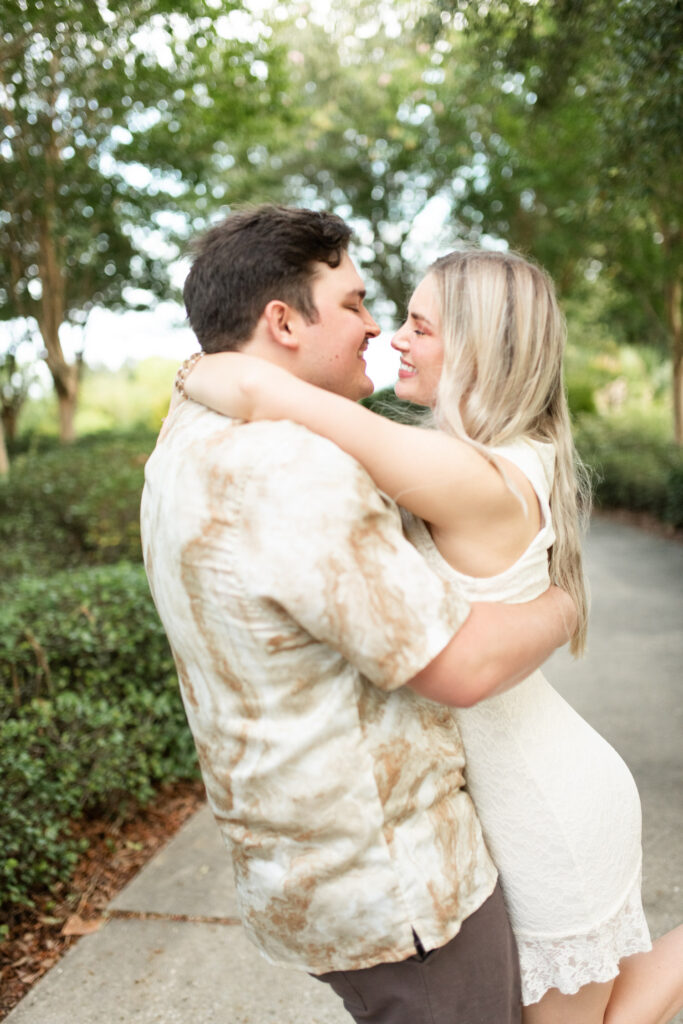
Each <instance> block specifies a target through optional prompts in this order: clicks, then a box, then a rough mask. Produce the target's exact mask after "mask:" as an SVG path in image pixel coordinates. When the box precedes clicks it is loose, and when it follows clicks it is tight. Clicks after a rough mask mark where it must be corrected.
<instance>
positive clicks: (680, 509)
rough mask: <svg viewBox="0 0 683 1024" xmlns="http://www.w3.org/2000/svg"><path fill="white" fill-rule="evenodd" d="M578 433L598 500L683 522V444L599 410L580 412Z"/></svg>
mask: <svg viewBox="0 0 683 1024" xmlns="http://www.w3.org/2000/svg"><path fill="white" fill-rule="evenodd" d="M574 439H575V443H576V447H577V449H578V451H579V453H580V455H581V457H582V459H583V460H584V462H585V463H586V464H587V465H588V466H589V467H590V469H591V470H592V471H593V488H594V498H595V504H596V505H597V506H599V507H602V508H625V509H631V510H633V511H635V512H648V513H649V514H650V515H653V516H655V517H656V518H657V519H660V520H662V521H663V522H665V523H671V524H672V525H673V526H676V527H681V526H683V449H681V448H679V447H678V446H677V445H675V444H673V443H667V442H665V441H662V440H661V439H660V438H658V437H656V436H654V435H650V434H647V433H645V432H644V431H642V430H636V429H634V428H633V427H629V426H628V425H625V424H622V423H618V422H617V423H615V422H610V421H609V420H607V419H603V418H601V417H599V416H584V417H580V418H579V419H578V421H577V423H576V425H575V429H574Z"/></svg>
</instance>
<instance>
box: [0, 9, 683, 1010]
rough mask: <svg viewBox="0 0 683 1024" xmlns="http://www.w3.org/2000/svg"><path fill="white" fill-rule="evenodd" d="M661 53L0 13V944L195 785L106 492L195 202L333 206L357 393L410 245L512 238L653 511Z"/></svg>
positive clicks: (617, 23)
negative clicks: (106, 837) (341, 245)
mask: <svg viewBox="0 0 683 1024" xmlns="http://www.w3.org/2000/svg"><path fill="white" fill-rule="evenodd" d="M682 44H683V23H682V22H681V19H680V6H679V4H678V2H677V0H658V2H657V3H653V2H652V0H619V2H615V0H505V2H493V0H479V2H470V0H311V2H307V3H301V2H294V0H293V2H288V0H283V2H276V0H270V2H269V0H250V2H247V3H232V2H230V0H135V2H132V0H116V3H114V2H112V0H68V2H67V0H0V69H1V70H0V111H1V119H0V598H1V599H2V600H1V602H0V700H1V704H0V734H1V739H2V742H1V744H0V751H1V752H0V769H2V772H0V803H2V806H3V807H4V808H5V810H7V814H6V815H5V820H4V822H3V823H1V824H0V849H1V850H2V859H0V906H1V907H2V908H3V911H4V920H6V921H7V922H9V923H7V924H2V925H0V939H2V938H3V937H5V938H7V937H8V936H9V935H10V934H11V929H12V928H13V927H14V924H13V922H14V923H15V924H16V926H17V927H19V928H20V927H22V925H21V922H22V921H25V918H24V917H22V914H24V915H25V914H26V913H31V912H32V908H33V911H35V908H36V907H37V908H38V909H39V911H40V913H41V914H42V915H43V917H46V916H47V919H49V918H50V915H53V916H54V915H55V914H56V911H55V910H54V907H55V906H56V905H57V904H59V900H62V902H63V901H64V900H65V899H67V902H68V888H67V889H64V888H63V887H64V886H65V885H66V886H68V880H69V879H70V878H71V877H72V876H73V872H74V866H75V865H76V864H77V863H78V862H79V861H78V858H79V856H80V855H81V854H82V853H83V850H84V849H85V848H86V847H87V845H88V842H89V839H88V836H87V834H86V833H84V832H83V831H82V829H81V832H80V833H78V832H77V831H75V830H74V822H81V823H83V822H86V821H87V820H89V819H93V817H96V816H98V815H99V816H100V817H102V816H104V819H106V820H108V821H112V820H116V821H119V822H120V821H123V820H125V818H126V816H130V815H131V814H133V813H134V812H135V808H136V807H139V806H141V805H144V803H145V801H149V800H150V798H151V795H152V794H153V793H155V792H156V791H157V789H158V787H159V786H160V785H161V784H162V782H163V783H164V784H166V785H167V784H170V783H173V782H174V780H176V781H177V780H183V779H188V778H192V777H194V776H195V775H196V763H195V760H194V751H193V748H192V744H191V740H190V739H189V734H188V733H187V729H186V726H185V722H184V716H183V712H182V708H181V706H180V702H179V698H178V695H177V684H176V681H175V675H174V670H173V664H172V661H171V659H170V654H169V652H168V648H167V645H166V641H165V637H164V636H163V633H162V632H161V629H160V626H159V623H158V620H157V619H156V614H155V612H154V608H153V606H152V605H151V600H150V597H149V593H148V590H147V586H146V582H145V579H144V574H143V571H142V566H141V564H140V542H139V533H138V508H139V496H140V491H141V488H142V479H143V469H144V463H145V459H146V457H147V455H148V454H149V452H150V450H151V449H152V447H153V445H154V440H155V436H156V433H157V431H158V429H159V426H160V423H161V419H162V417H163V416H164V415H165V411H166V408H167V405H168V399H169V394H170V388H171V384H172V381H173V377H174V374H175V371H176V368H177V365H178V362H179V361H180V360H181V359H183V358H184V357H185V356H186V355H188V354H189V353H190V352H192V351H193V350H194V349H195V348H196V347H197V346H196V342H195V341H194V340H193V337H192V335H191V333H190V332H189V330H188V329H187V327H186V326H185V323H184V312H183V309H182V306H181V304H180V302H179V296H180V290H181V288H182V282H183V279H184V276H185V273H186V271H187V266H188V264H187V259H186V253H187V250H188V243H189V240H190V239H191V238H192V236H193V235H195V234H196V233H197V232H199V231H201V230H203V229H204V228H206V227H207V226H208V225H210V224H211V223H212V222H213V221H214V220H216V219H220V218H222V217H223V216H225V215H226V214H227V213H228V212H230V211H231V210H233V209H235V208H239V207H240V206H242V205H244V204H255V203H260V202H264V201H274V202H283V203H288V204H295V205H302V206H308V207H314V208H325V209H330V210H333V211H335V212H336V213H338V214H340V215H341V216H343V217H344V218H346V219H347V220H348V221H349V222H350V223H351V224H352V225H353V228H354V230H355V242H354V245H353V251H352V255H353V256H354V259H355V260H356V261H357V263H358V265H359V266H360V268H361V269H362V273H363V275H364V276H365V278H366V280H367V282H368V289H369V299H368V302H369V305H370V308H371V309H372V312H373V314H374V315H375V317H376V319H377V320H378V322H379V323H380V325H381V327H382V328H383V332H384V334H383V336H382V338H381V339H378V340H377V341H376V342H375V343H374V344H373V345H372V346H371V349H370V353H369V358H368V364H369V369H370V373H371V376H372V377H373V380H374V381H375V384H376V387H377V388H378V389H379V390H380V392H381V389H382V388H385V387H388V386H390V385H391V383H392V381H393V380H394V375H395V369H396V361H395V359H394V357H393V356H392V354H391V351H390V349H389V347H388V340H389V338H390V336H391V332H392V330H393V329H395V327H396V326H397V325H398V323H400V321H401V319H402V316H403V312H404V308H405V304H406V302H407V299H408V296H409V294H410V291H411V289H412V287H413V285H414V283H415V281H416V280H417V279H418V277H419V276H420V274H421V273H422V272H423V271H424V269H425V268H426V266H427V265H428V264H429V263H430V261H431V260H432V259H434V258H435V257H436V256H438V255H440V254H442V253H444V252H445V251H447V250H448V249H449V248H453V247H457V246H458V245H462V244H463V243H477V244H480V245H483V246H487V247H493V248H505V247H508V246H509V247H513V248H516V249H519V250H521V251H522V252H523V253H524V254H526V255H528V256H531V257H532V258H534V259H535V260H537V261H538V262H540V263H541V264H542V265H543V266H544V267H546V268H547V270H548V271H549V272H550V273H551V275H552V276H553V277H554V279H555V282H556V284H557V288H558V292H559V295H560V299H561V302H562V305H563V308H564V310H565V313H566V316H567V320H568V325H569V346H568V352H567V359H566V380H567V387H568V394H569V401H570V407H571V411H572V415H573V420H574V427H575V438H576V443H577V446H578V448H579V451H580V452H581V454H582V455H583V457H584V459H585V461H586V462H587V463H588V464H589V466H590V467H591V468H592V470H593V472H594V482H595V489H596V501H597V504H598V505H602V506H603V507H607V508H617V509H624V510H629V511H630V512H636V513H640V514H646V515H647V516H649V517H650V521H656V522H657V523H658V524H660V528H661V529H662V530H664V531H669V532H670V533H671V532H673V531H676V530H680V528H681V527H683V448H682V445H683V339H682V336H681V322H682V309H681V306H682V297H683V269H682V260H681V254H682V251H683V241H682V236H681V190H680V168H681V96H683V81H682V79H683V65H682V60H681V54H682V53H683V45H682ZM3 772H4V774H3ZM2 779H4V781H2ZM65 780H66V782H65ZM8 809H9V810H8ZM79 827H80V826H79ZM60 886H62V889H60V888H59V887H60ZM59 893H61V895H59ZM65 894H66V895H65ZM55 901H57V902H56V903H55ZM34 916H35V915H34ZM58 919H59V915H58V914H56V916H54V920H58ZM17 922H18V924H17ZM34 926H35V927H36V928H37V925H36V924H35V920H33V923H32V925H31V927H32V928H34ZM13 955H14V954H13ZM15 959H16V955H15ZM1 1009H2V1008H1V1007H0V1012H1Z"/></svg>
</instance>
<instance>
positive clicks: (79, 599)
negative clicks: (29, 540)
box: [0, 563, 196, 910]
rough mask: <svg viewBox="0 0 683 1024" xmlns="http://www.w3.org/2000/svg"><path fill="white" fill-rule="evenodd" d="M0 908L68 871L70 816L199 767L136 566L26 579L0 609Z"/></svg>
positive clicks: (110, 808) (118, 806)
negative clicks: (1, 814) (0, 812)
mask: <svg viewBox="0 0 683 1024" xmlns="http://www.w3.org/2000/svg"><path fill="white" fill-rule="evenodd" d="M0 702H1V703H0V803H1V805H2V807H3V816H2V822H1V823H0V851H2V852H1V853H0V905H2V906H3V908H4V909H5V910H7V909H8V908H9V907H11V905H30V902H31V894H32V893H34V892H35V891H36V889H37V888H39V887H49V886H51V885H52V884H54V883H55V882H56V881H58V880H59V879H63V878H66V877H68V875H69V873H70V871H71V870H72V867H73V864H74V860H75V858H76V857H77V856H78V852H79V848H78V845H77V843H76V841H75V840H74V838H73V837H72V835H71V833H70V828H69V826H70V822H71V821H72V820H73V819H75V818H78V817H80V816H81V815H84V814H89V813H98V814H102V813H104V814H107V813H109V814H112V815H114V814H115V815H117V816H125V814H126V813H127V811H128V810H130V809H132V807H133V806H134V805H135V803H136V802H141V801H142V802H145V801H148V800H149V799H150V798H151V797H152V796H153V793H154V787H155V786H156V785H158V784H159V783H160V782H162V781H169V780H174V779H179V778H190V777H192V776H194V775H195V774H196V757H195V752H194V745H193V742H192V738H191V735H190V732H189V729H188V727H187V723H186V719H185V713H184V710H183V707H182V702H181V700H180V694H179V691H178V685H177V680H176V676H175V670H174V666H173V661H172V658H171V654H170V650H169V648H168V644H167V641H166V637H165V635H164V632H163V629H162V627H161V624H160V622H159V619H158V617H157V614H156V610H155V608H154V605H153V603H152V599H151V596H150V594H149V590H148V587H147V581H146V579H145V575H144V570H143V569H142V567H141V566H136V565H130V564H126V563H121V564H119V565H116V566H104V567H97V568H93V569H81V570H79V571H78V572H73V573H71V574H66V573H63V574H60V575H59V576H56V577H54V578H53V579H52V580H51V581H49V582H46V581H43V580H39V579H31V578H24V579H21V580H19V581H17V584H16V587H15V595H14V597H13V598H12V599H11V600H7V601H5V602H4V604H3V606H2V607H1V608H0Z"/></svg>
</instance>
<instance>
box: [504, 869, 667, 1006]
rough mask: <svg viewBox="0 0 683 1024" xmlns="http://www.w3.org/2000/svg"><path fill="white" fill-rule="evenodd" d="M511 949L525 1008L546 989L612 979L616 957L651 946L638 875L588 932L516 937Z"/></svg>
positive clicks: (570, 989) (572, 988) (567, 990)
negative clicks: (555, 936)
mask: <svg viewBox="0 0 683 1024" xmlns="http://www.w3.org/2000/svg"><path fill="white" fill-rule="evenodd" d="M517 947H518V950H519V960H520V965H521V972H522V1002H523V1003H524V1005H525V1006H528V1005H529V1004H530V1003H537V1002H538V1001H539V999H541V997H542V996H543V995H544V994H545V993H546V992H547V991H548V989H550V988H557V989H559V990H560V992H562V993H564V994H565V995H573V994H574V993H575V992H578V990H579V989H580V988H581V987H582V986H583V985H587V984H588V983H589V982H593V981H597V982H600V981H609V980H610V979H611V978H614V977H616V975H617V974H618V973H619V961H620V960H621V958H622V957H625V956H632V955H633V954H634V953H645V952H647V951H648V950H649V949H651V948H652V943H651V941H650V932H649V929H648V926H647V921H646V920H645V914H644V913H643V904H642V900H641V895H640V875H639V876H638V878H637V879H636V882H635V884H634V886H633V887H632V889H631V891H630V893H629V895H628V897H627V899H626V900H625V902H624V903H623V904H622V906H621V908H620V909H619V910H618V911H617V913H616V914H613V915H612V917H610V918H609V919H608V920H607V921H604V922H603V923H602V924H601V925H600V926H599V927H598V928H595V929H593V931H590V932H587V933H586V934H584V935H569V936H567V937H566V938H563V939H542V938H541V939H533V938H525V937H524V936H520V935H518V936H517Z"/></svg>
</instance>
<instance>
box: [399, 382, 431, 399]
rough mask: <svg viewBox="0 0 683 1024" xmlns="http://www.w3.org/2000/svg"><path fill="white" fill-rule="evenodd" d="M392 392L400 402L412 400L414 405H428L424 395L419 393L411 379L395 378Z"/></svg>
mask: <svg viewBox="0 0 683 1024" xmlns="http://www.w3.org/2000/svg"><path fill="white" fill-rule="evenodd" d="M394 394H395V395H396V397H397V398H400V399H401V401H402V402H414V404H415V405H429V402H427V401H425V399H424V396H423V395H420V394H419V388H416V387H415V386H414V384H413V381H412V380H400V379H399V380H397V381H396V383H395V384H394Z"/></svg>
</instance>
